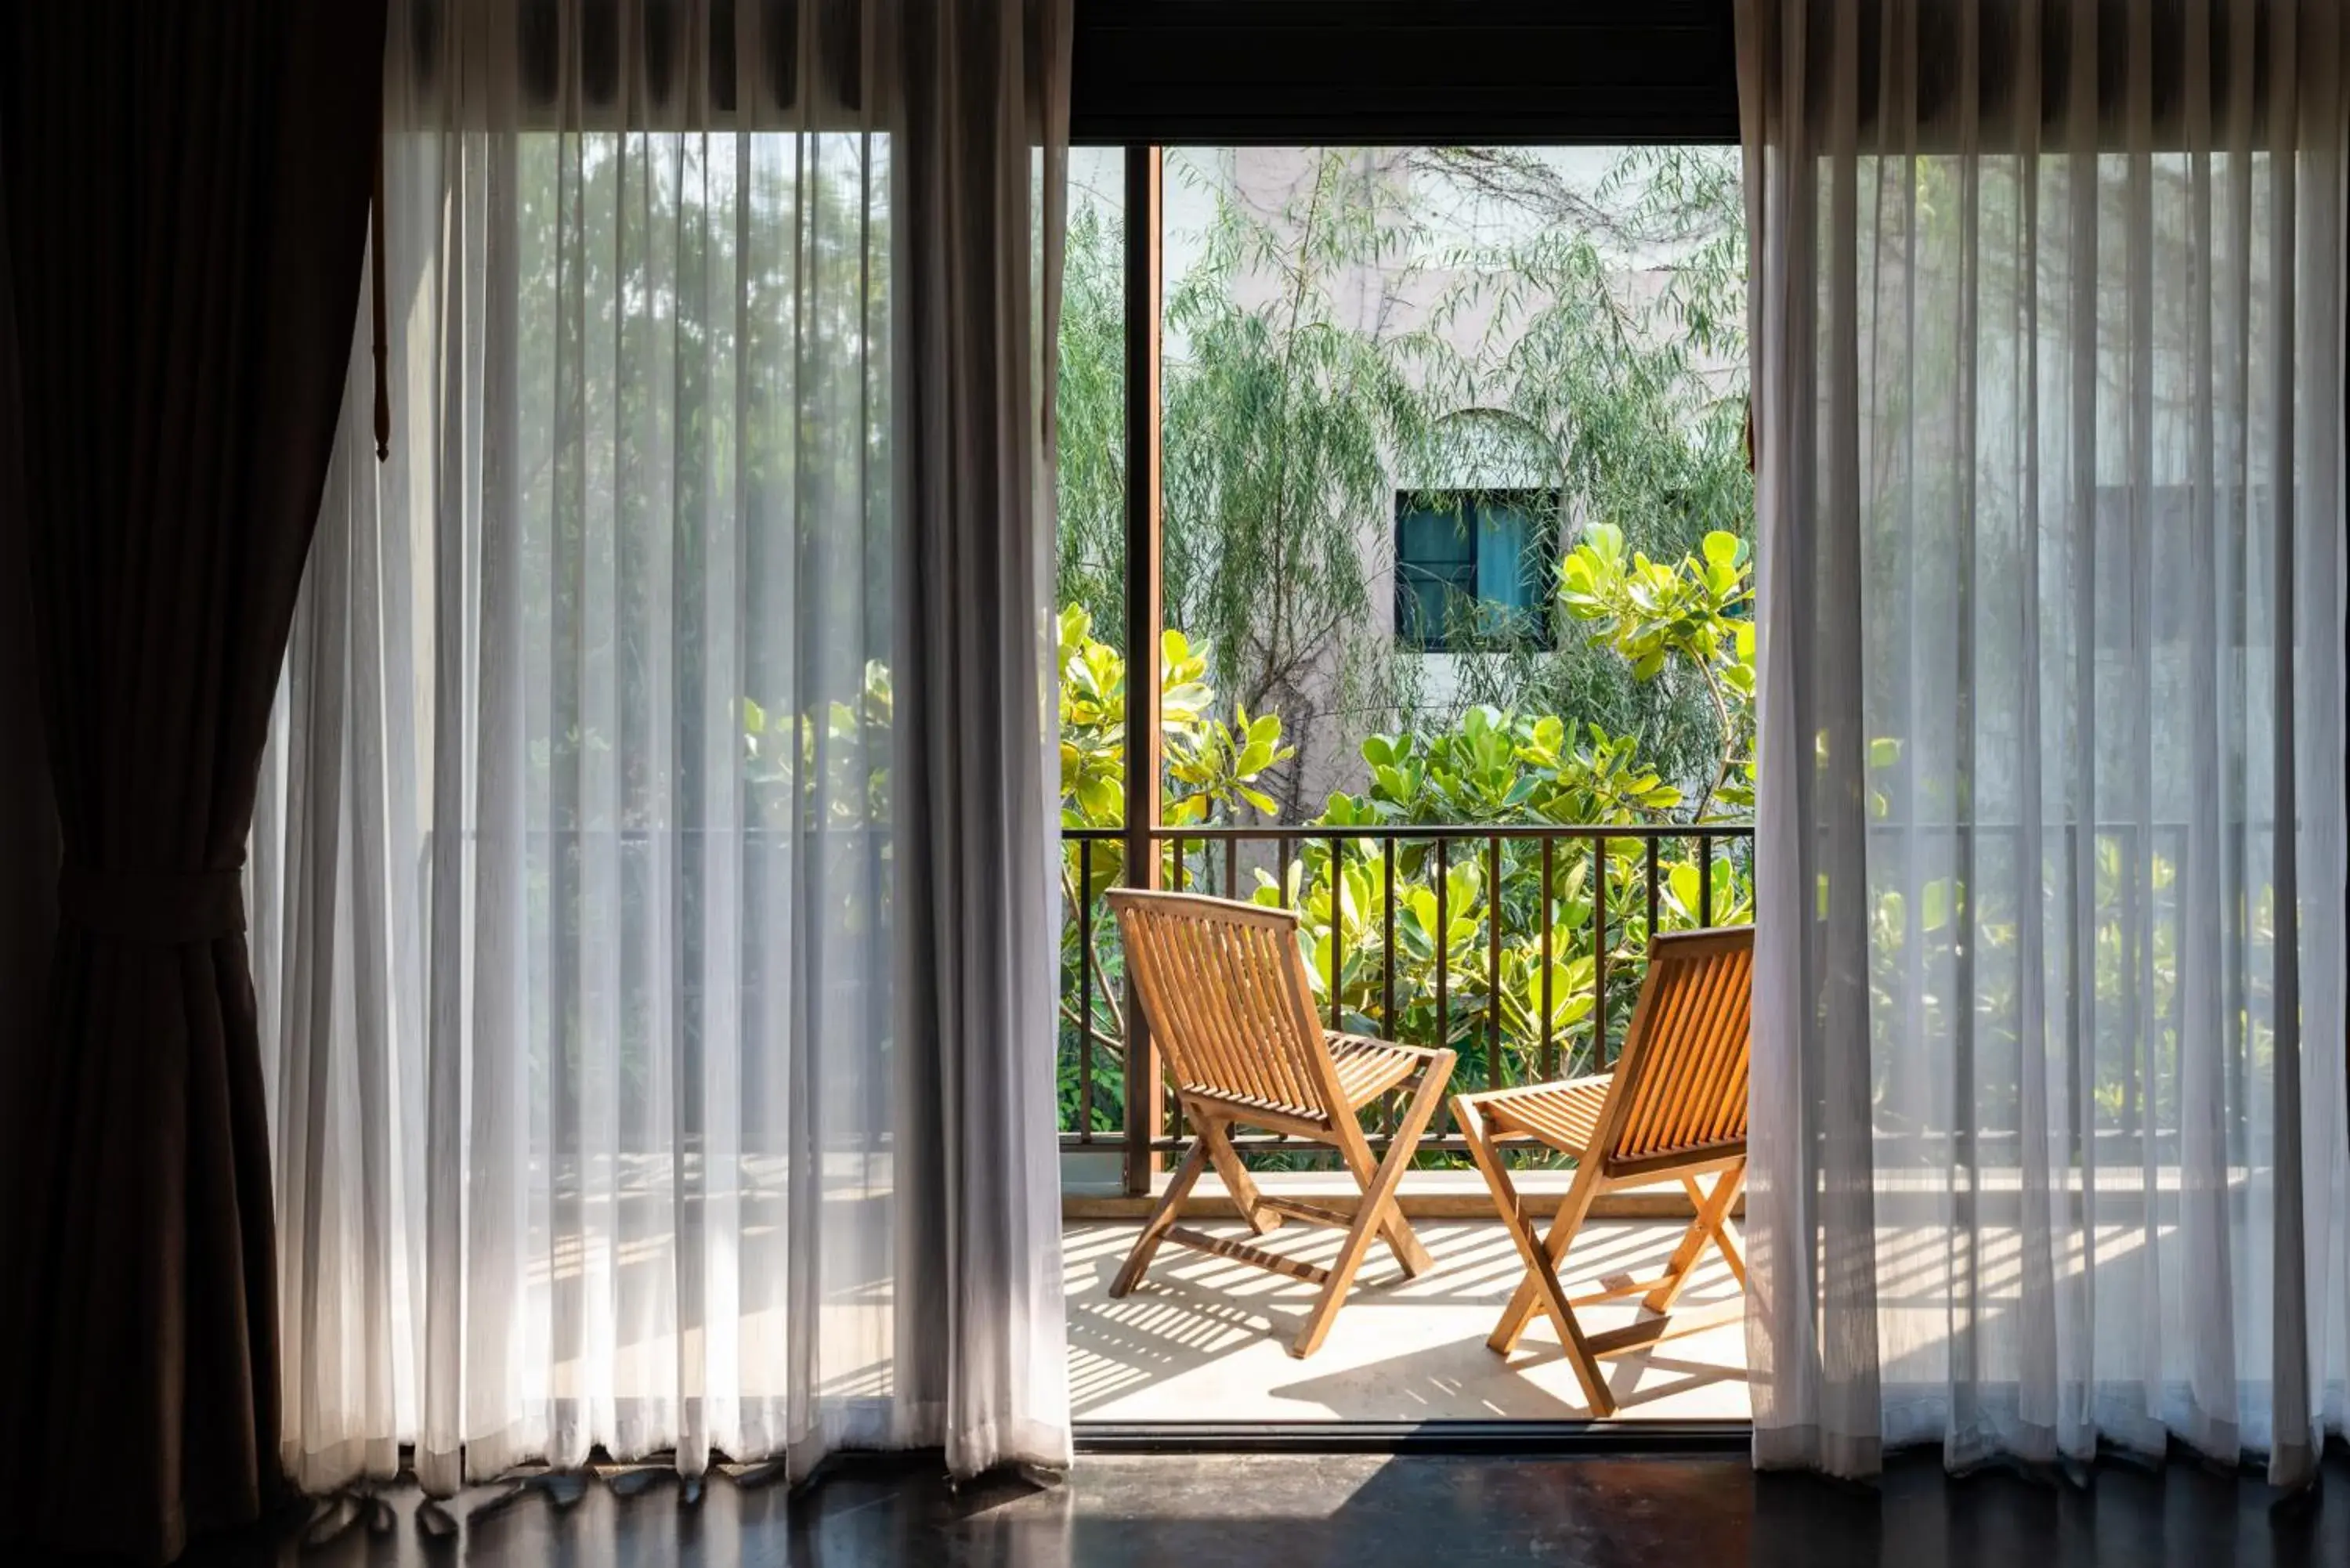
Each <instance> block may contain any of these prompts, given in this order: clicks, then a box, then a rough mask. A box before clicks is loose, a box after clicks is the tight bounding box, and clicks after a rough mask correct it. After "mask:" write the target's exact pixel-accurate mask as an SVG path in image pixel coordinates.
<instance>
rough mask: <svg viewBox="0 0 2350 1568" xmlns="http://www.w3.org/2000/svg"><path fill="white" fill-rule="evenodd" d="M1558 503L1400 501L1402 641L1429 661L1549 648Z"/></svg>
mask: <svg viewBox="0 0 2350 1568" xmlns="http://www.w3.org/2000/svg"><path fill="white" fill-rule="evenodd" d="M1557 516H1558V504H1557V497H1556V495H1555V493H1553V492H1549V491H1542V490H1434V491H1430V490H1406V491H1398V492H1397V493H1396V640H1397V641H1398V642H1399V643H1400V644H1401V645H1402V646H1403V647H1405V648H1409V649H1418V650H1419V651H1420V652H1423V653H1461V652H1469V651H1472V650H1475V649H1490V648H1495V647H1500V646H1503V645H1505V644H1508V645H1516V646H1520V647H1524V646H1532V647H1535V648H1548V647H1550V645H1551V637H1550V634H1551V616H1550V598H1551V587H1552V577H1553V575H1554V571H1555V566H1556V553H1557V552H1556V545H1555V540H1556V538H1557V536H1558V530H1557V526H1556V524H1557Z"/></svg>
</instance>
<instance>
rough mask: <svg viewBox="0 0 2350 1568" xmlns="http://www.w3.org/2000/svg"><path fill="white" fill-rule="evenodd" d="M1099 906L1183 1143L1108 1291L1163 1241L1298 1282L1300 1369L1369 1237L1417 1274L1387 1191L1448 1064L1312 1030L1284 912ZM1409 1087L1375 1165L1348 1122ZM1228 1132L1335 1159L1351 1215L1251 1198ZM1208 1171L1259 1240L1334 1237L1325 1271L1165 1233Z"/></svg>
mask: <svg viewBox="0 0 2350 1568" xmlns="http://www.w3.org/2000/svg"><path fill="white" fill-rule="evenodd" d="M1107 898H1108V900H1109V905H1110V908H1111V909H1112V910H1113V911H1114V912H1115V913H1116V915H1117V917H1118V929H1119V932H1120V934H1121V935H1122V937H1123V938H1124V940H1125V947H1126V962H1127V972H1128V974H1129V975H1130V976H1131V977H1132V978H1133V981H1134V986H1135V992H1136V994H1137V995H1138V996H1139V998H1140V1000H1141V1003H1142V1012H1143V1017H1144V1019H1145V1021H1146V1022H1147V1023H1149V1026H1150V1034H1151V1038H1152V1039H1153V1040H1154V1041H1155V1042H1157V1044H1158V1045H1159V1050H1160V1052H1161V1053H1162V1054H1163V1055H1164V1057H1165V1061H1166V1069H1167V1077H1168V1081H1169V1084H1170V1086H1171V1087H1172V1088H1173V1090H1174V1094H1175V1098H1176V1101H1177V1103H1178V1104H1179V1105H1180V1106H1181V1107H1182V1111H1183V1119H1184V1120H1185V1122H1187V1123H1188V1124H1189V1125H1190V1126H1191V1129H1192V1134H1193V1136H1192V1140H1191V1147H1189V1148H1188V1149H1186V1150H1185V1151H1184V1155H1183V1158H1182V1160H1181V1162H1180V1164H1179V1165H1178V1166H1177V1167H1176V1168H1175V1174H1174V1176H1173V1178H1172V1179H1170V1181H1169V1182H1168V1184H1167V1190H1166V1191H1165V1193H1163V1194H1162V1195H1161V1196H1160V1198H1159V1202H1158V1204H1157V1205H1156V1206H1155V1207H1154V1208H1153V1209H1152V1210H1151V1212H1150V1218H1149V1220H1147V1221H1146V1222H1145V1223H1144V1225H1143V1227H1142V1234H1141V1235H1140V1236H1139V1237H1138V1238H1136V1240H1135V1243H1134V1249H1133V1251H1130V1252H1128V1254H1127V1259H1126V1262H1125V1264H1124V1265H1123V1266H1122V1267H1120V1269H1119V1270H1118V1277H1117V1278H1116V1279H1115V1280H1113V1281H1112V1282H1111V1283H1110V1290H1109V1293H1110V1294H1111V1295H1112V1296H1123V1295H1125V1294H1126V1293H1128V1292H1129V1291H1131V1290H1132V1289H1133V1288H1134V1287H1135V1286H1136V1285H1137V1284H1139V1283H1140V1282H1141V1280H1142V1277H1143V1273H1144V1272H1145V1271H1146V1270H1148V1269H1149V1266H1150V1260H1151V1258H1152V1257H1153V1256H1154V1255H1155V1254H1156V1253H1157V1251H1158V1250H1159V1245H1160V1243H1161V1242H1165V1241H1172V1242H1174V1243H1176V1244H1177V1245H1178V1246H1183V1247H1189V1248H1191V1249H1192V1250H1194V1251H1201V1252H1206V1253H1209V1254H1211V1255H1213V1256H1216V1257H1220V1258H1228V1259H1231V1260H1232V1261H1234V1262H1243V1263H1247V1264H1250V1265H1252V1266H1253V1267H1256V1268H1260V1269H1265V1270H1269V1271H1271V1272H1275V1273H1281V1274H1286V1275H1289V1276H1290V1277H1292V1278H1295V1279H1302V1280H1305V1281H1308V1282H1313V1283H1316V1284H1319V1285H1321V1286H1322V1293H1321V1295H1320V1296H1319V1297H1318V1298H1317V1299H1316V1300H1315V1305H1314V1308H1313V1311H1312V1312H1311V1313H1310V1314H1308V1316H1307V1319H1306V1322H1305V1326H1304V1327H1303V1328H1302V1329H1301V1330H1300V1331H1299V1333H1298V1334H1297V1336H1296V1338H1295V1340H1294V1341H1293V1342H1292V1344H1291V1345H1290V1354H1291V1355H1299V1356H1304V1355H1312V1354H1313V1353H1314V1352H1315V1350H1316V1349H1318V1348H1320V1346H1321V1344H1322V1341H1323V1340H1324V1338H1325V1337H1326V1336H1327V1334H1329V1332H1330V1324H1331V1322H1332V1320H1333V1319H1334V1318H1335V1317H1336V1315H1337V1310H1338V1308H1339V1306H1340V1305H1341V1304H1343V1303H1344V1302H1345V1300H1346V1297H1347V1290H1348V1288H1349V1287H1350V1286H1351V1285H1352V1283H1353V1282H1354V1277H1355V1274H1356V1272H1357V1270H1358V1269H1359V1268H1360V1267H1361V1264H1362V1261H1363V1257H1364V1254H1365V1253H1366V1252H1367V1251H1368V1250H1369V1247H1370V1244H1371V1241H1372V1240H1373V1238H1374V1237H1377V1238H1378V1239H1381V1240H1384V1241H1386V1242H1387V1244H1388V1250H1389V1251H1391V1252H1393V1253H1394V1254H1395V1258H1396V1261H1397V1262H1399V1264H1401V1265H1402V1267H1403V1271H1404V1272H1405V1273H1406V1274H1408V1275H1417V1274H1419V1273H1420V1272H1423V1271H1425V1270H1427V1269H1428V1268H1430V1266H1431V1264H1430V1259H1429V1256H1428V1250H1427V1249H1426V1248H1425V1247H1423V1246H1422V1245H1421V1244H1420V1241H1419V1237H1417V1236H1415V1235H1414V1234H1412V1231H1411V1227H1410V1226H1409V1225H1408V1224H1407V1223H1405V1221H1404V1218H1403V1213H1402V1210H1400V1209H1399V1208H1398V1207H1397V1205H1396V1193H1397V1189H1398V1188H1399V1186H1400V1185H1401V1183H1402V1179H1403V1173H1404V1172H1405V1170H1407V1169H1408V1168H1409V1167H1410V1164H1411V1157H1412V1153H1413V1151H1414V1150H1415V1149H1416V1148H1417V1147H1419V1139H1420V1137H1421V1135H1422V1134H1423V1133H1424V1132H1425V1131H1426V1130H1427V1127H1428V1123H1429V1120H1430V1117H1431V1116H1434V1115H1435V1114H1436V1107H1437V1106H1438V1105H1439V1104H1440V1103H1441V1101H1442V1100H1443V1097H1444V1088H1445V1085H1446V1083H1447V1082H1448V1081H1449V1080H1450V1078H1451V1075H1452V1061H1453V1054H1452V1053H1451V1052H1450V1051H1443V1050H1429V1049H1425V1048H1422V1047H1419V1046H1416V1045H1399V1044H1395V1043H1394V1042H1392V1041H1388V1040H1376V1039H1372V1038H1370V1037H1368V1036H1366V1035H1360V1034H1346V1033H1336V1032H1333V1031H1331V1030H1327V1029H1325V1028H1323V1027H1322V1024H1321V1022H1320V1021H1319V1019H1318V1018H1317V1016H1316V1013H1315V1005H1314V986H1313V981H1312V978H1311V977H1310V976H1309V975H1308V974H1307V973H1306V971H1305V956H1304V954H1303V953H1301V952H1300V951H1299V950H1298V946H1297V917H1296V915H1295V913H1293V912H1292V911H1290V910H1286V909H1266V908H1264V907H1263V906H1262V905H1256V904H1242V903H1235V902H1233V901H1232V900H1230V899H1225V898H1202V897H1200V896H1198V895H1194V894H1184V893H1157V892H1146V891H1143V890H1140V889H1136V888H1119V889H1117V890H1115V891H1112V892H1111V893H1109V894H1107ZM1413 1080H1416V1082H1414V1083H1413V1087H1412V1094H1411V1097H1410V1099H1409V1102H1408V1104H1407V1106H1406V1107H1405V1110H1404V1114H1403V1119H1402V1121H1401V1122H1400V1123H1399V1125H1398V1127H1397V1128H1396V1134H1395V1139H1394V1142H1393V1144H1392V1145H1391V1147H1389V1148H1388V1155H1387V1158H1385V1159H1383V1160H1377V1161H1375V1160H1373V1158H1371V1148H1370V1143H1369V1140H1368V1139H1367V1138H1366V1137H1364V1135H1363V1128H1362V1124H1361V1123H1360V1122H1359V1121H1358V1120H1357V1116H1356V1113H1357V1111H1359V1110H1361V1109H1362V1108H1363V1107H1364V1106H1367V1105H1369V1104H1370V1103H1371V1102H1372V1101H1374V1100H1376V1099H1378V1097H1379V1096H1382V1095H1384V1094H1387V1093H1388V1092H1389V1091H1390V1090H1394V1089H1398V1088H1400V1087H1402V1086H1403V1085H1405V1084H1406V1083H1407V1082H1412V1081H1413ZM1235 1126H1243V1127H1263V1128H1264V1129H1266V1130H1269V1131H1272V1132H1277V1133H1285V1134H1288V1135H1290V1136H1292V1137H1298V1138H1303V1139H1305V1140H1308V1141H1311V1142H1315V1143H1320V1144H1326V1145H1328V1146H1330V1147H1334V1148H1336V1149H1337V1150H1338V1153H1339V1155H1340V1158H1343V1159H1344V1160H1345V1161H1346V1165H1347V1169H1348V1171H1350V1172H1351V1173H1352V1174H1353V1176H1354V1178H1355V1179H1356V1181H1357V1183H1358V1184H1359V1185H1360V1186H1361V1188H1362V1199H1361V1201H1360V1202H1359V1203H1358V1204H1357V1207H1356V1210H1355V1211H1354V1212H1353V1213H1352V1214H1348V1213H1347V1212H1345V1211H1343V1210H1336V1209H1328V1208H1324V1207H1321V1206H1319V1205H1316V1204H1310V1203H1297V1202H1289V1201H1284V1200H1283V1199H1269V1198H1266V1197H1264V1196H1263V1194H1261V1193H1259V1192H1258V1191H1257V1189H1256V1185H1255V1183H1254V1181H1253V1179H1251V1178H1250V1176H1249V1173H1248V1169H1247V1168H1246V1167H1245V1166H1244V1165H1243V1163H1242V1161H1241V1158H1240V1154H1239V1151H1238V1150H1237V1149H1235V1148H1234V1147H1233V1146H1232V1128H1233V1127H1235ZM1211 1165H1212V1166H1214V1168H1215V1170H1216V1174H1217V1175H1218V1176H1219V1177H1220V1178H1221V1179H1222V1181H1223V1183H1224V1187H1225V1189H1226V1190H1227V1191H1229V1192H1230V1193H1231V1194H1232V1201H1233V1202H1234V1203H1235V1204H1237V1205H1238V1206H1239V1208H1240V1210H1241V1212H1242V1214H1243V1216H1244V1217H1245V1218H1246V1219H1247V1220H1248V1224H1249V1228H1250V1229H1251V1230H1252V1231H1254V1232H1255V1233H1256V1234H1258V1235H1263V1234H1264V1233H1265V1232H1267V1231H1272V1230H1273V1229H1274V1228H1275V1227H1276V1226H1278V1225H1280V1224H1281V1222H1282V1221H1283V1220H1284V1218H1288V1219H1297V1220H1305V1221H1306V1222H1308V1223H1313V1224H1324V1225H1333V1226H1336V1227H1337V1228H1340V1229H1343V1230H1344V1231H1346V1232H1347V1237H1346V1241H1344V1243H1343V1244H1342V1245H1341V1246H1340V1247H1339V1250H1338V1256H1337V1259H1336V1262H1333V1263H1332V1264H1331V1265H1330V1267H1329V1268H1327V1269H1322V1268H1318V1267H1316V1266H1315V1265H1313V1264H1310V1263H1305V1262H1300V1261H1299V1260H1297V1259H1295V1258H1289V1257H1284V1256H1283V1255H1282V1254H1280V1253H1277V1252H1273V1251H1266V1250H1265V1249H1263V1248H1261V1247H1253V1246H1250V1245H1249V1244H1248V1243H1246V1242H1244V1241H1231V1240H1228V1239H1225V1238H1222V1237H1217V1236H1210V1235H1206V1234H1204V1233H1202V1232H1200V1231H1191V1230H1188V1229H1185V1228H1184V1227H1182V1226H1180V1225H1179V1224H1177V1222H1176V1221H1177V1220H1179V1219H1180V1216H1181V1212H1182V1205H1183V1200H1184V1199H1185V1198H1186V1197H1188V1196H1189V1195H1190V1193H1191V1188H1192V1186H1193V1185H1194V1184H1195V1183H1196V1182H1197V1181H1198V1180H1199V1179H1200V1176H1201V1172H1203V1171H1204V1170H1205V1169H1206V1168H1208V1167H1209V1166H1211Z"/></svg>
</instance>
